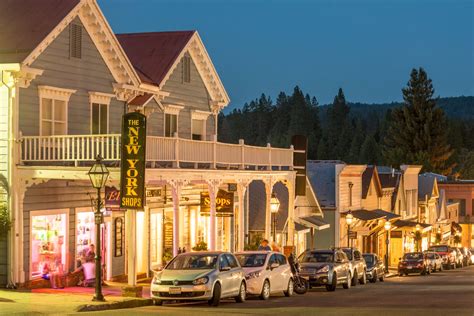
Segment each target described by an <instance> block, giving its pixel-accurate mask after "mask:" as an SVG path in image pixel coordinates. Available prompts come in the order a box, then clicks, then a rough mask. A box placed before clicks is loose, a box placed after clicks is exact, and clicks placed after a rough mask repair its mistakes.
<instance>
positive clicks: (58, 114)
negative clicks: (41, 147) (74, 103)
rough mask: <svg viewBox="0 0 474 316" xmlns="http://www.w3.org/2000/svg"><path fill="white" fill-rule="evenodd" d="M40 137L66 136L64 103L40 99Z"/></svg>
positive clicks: (65, 109)
mask: <svg viewBox="0 0 474 316" xmlns="http://www.w3.org/2000/svg"><path fill="white" fill-rule="evenodd" d="M40 129H41V136H51V135H66V134H67V108H66V101H62V100H55V99H48V98H43V99H41V127H40Z"/></svg>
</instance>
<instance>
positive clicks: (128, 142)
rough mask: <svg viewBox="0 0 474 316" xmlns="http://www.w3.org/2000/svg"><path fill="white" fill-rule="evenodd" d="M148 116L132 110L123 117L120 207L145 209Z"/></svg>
mask: <svg viewBox="0 0 474 316" xmlns="http://www.w3.org/2000/svg"><path fill="white" fill-rule="evenodd" d="M145 146H146V116H145V115H143V114H141V113H138V112H131V113H127V114H124V115H123V117H122V151H121V154H122V160H121V165H120V195H121V196H120V207H122V208H126V209H136V210H143V207H144V205H145V153H146V148H145Z"/></svg>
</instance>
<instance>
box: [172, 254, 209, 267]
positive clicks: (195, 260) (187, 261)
mask: <svg viewBox="0 0 474 316" xmlns="http://www.w3.org/2000/svg"><path fill="white" fill-rule="evenodd" d="M217 257H218V255H208V254H201V255H194V254H186V255H180V256H177V257H175V258H174V259H173V260H172V261H171V262H170V263H169V264H168V265H167V266H166V268H165V269H166V270H207V269H216V266H217Z"/></svg>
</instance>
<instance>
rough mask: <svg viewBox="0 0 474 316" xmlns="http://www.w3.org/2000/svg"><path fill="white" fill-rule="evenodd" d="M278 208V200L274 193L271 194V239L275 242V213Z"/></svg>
mask: <svg viewBox="0 0 474 316" xmlns="http://www.w3.org/2000/svg"><path fill="white" fill-rule="evenodd" d="M279 209H280V200H279V199H278V198H277V197H276V195H275V194H272V198H271V200H270V211H271V212H272V217H273V241H275V242H276V224H277V213H278V210H279Z"/></svg>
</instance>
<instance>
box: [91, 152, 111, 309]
mask: <svg viewBox="0 0 474 316" xmlns="http://www.w3.org/2000/svg"><path fill="white" fill-rule="evenodd" d="M88 175H89V178H90V180H91V183H92V187H93V188H94V189H97V208H96V211H95V214H94V215H95V216H94V218H95V233H96V238H95V240H96V250H95V295H94V298H93V299H92V300H93V301H101V302H103V301H105V299H104V295H103V294H102V268H101V263H102V258H101V253H100V252H101V246H100V225H101V224H102V222H103V219H104V217H103V214H102V213H101V211H100V209H101V207H102V201H101V196H100V189H102V188H103V187H104V185H105V183H106V182H107V178H108V177H109V170H108V169H107V167H106V166H105V165H104V164H103V163H102V158H101V157H100V155H97V158H96V160H95V163H94V165H93V166H92V167H91V169H90V170H89V172H88Z"/></svg>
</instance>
